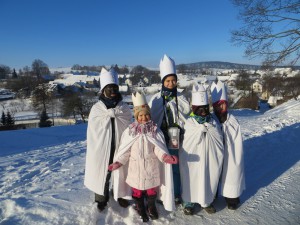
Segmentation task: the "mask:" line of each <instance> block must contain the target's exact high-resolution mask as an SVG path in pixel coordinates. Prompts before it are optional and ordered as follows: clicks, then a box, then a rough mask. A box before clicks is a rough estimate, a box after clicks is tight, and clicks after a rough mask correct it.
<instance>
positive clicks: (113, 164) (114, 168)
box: [108, 162, 122, 171]
mask: <svg viewBox="0 0 300 225" xmlns="http://www.w3.org/2000/svg"><path fill="white" fill-rule="evenodd" d="M121 166H122V164H121V163H119V162H114V163H112V164H110V165H109V166H108V170H109V171H114V170H116V169H118V168H119V167H121Z"/></svg>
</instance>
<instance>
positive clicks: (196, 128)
mask: <svg viewBox="0 0 300 225" xmlns="http://www.w3.org/2000/svg"><path fill="white" fill-rule="evenodd" d="M184 130H185V133H184V139H183V145H182V149H180V150H179V158H180V160H179V162H180V163H179V165H180V175H181V184H182V199H183V200H184V201H185V202H193V203H199V204H200V205H201V206H202V207H207V206H209V205H210V204H211V203H212V202H213V200H214V197H215V194H216V192H217V188H218V183H219V178H220V174H221V170H222V163H223V154H224V152H223V151H224V146H223V137H222V132H221V128H220V126H219V124H218V123H217V122H216V120H215V119H214V118H213V117H212V118H211V121H210V122H209V123H204V124H199V123H198V122H197V121H196V120H195V119H193V118H189V119H188V120H187V121H186V123H185V126H184Z"/></svg>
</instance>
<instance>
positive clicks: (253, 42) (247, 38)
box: [231, 0, 300, 65]
mask: <svg viewBox="0 0 300 225" xmlns="http://www.w3.org/2000/svg"><path fill="white" fill-rule="evenodd" d="M231 1H232V2H233V4H234V5H235V6H236V7H238V8H239V10H240V11H239V19H240V20H242V22H243V23H244V26H243V27H241V28H240V29H238V30H234V31H232V32H231V34H232V36H231V39H232V42H233V43H235V44H237V45H244V46H245V47H246V50H245V55H246V56H248V57H249V58H255V57H262V58H263V59H264V64H265V65H278V64H281V63H288V64H291V65H294V64H295V63H296V62H297V61H298V60H299V58H300V1H299V0H231Z"/></svg>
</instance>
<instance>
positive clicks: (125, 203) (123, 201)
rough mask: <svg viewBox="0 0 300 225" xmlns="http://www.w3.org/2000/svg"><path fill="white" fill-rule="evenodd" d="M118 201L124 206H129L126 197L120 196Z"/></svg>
mask: <svg viewBox="0 0 300 225" xmlns="http://www.w3.org/2000/svg"><path fill="white" fill-rule="evenodd" d="M118 203H119V205H120V206H121V207H123V208H127V207H128V206H129V202H128V200H126V199H124V198H118Z"/></svg>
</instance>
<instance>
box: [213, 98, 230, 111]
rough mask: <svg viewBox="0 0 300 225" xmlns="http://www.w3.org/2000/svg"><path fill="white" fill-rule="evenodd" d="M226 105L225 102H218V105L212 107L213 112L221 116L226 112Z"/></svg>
mask: <svg viewBox="0 0 300 225" xmlns="http://www.w3.org/2000/svg"><path fill="white" fill-rule="evenodd" d="M227 109H228V105H227V102H225V101H220V102H219V103H218V104H215V105H214V110H215V112H216V113H219V114H222V113H225V112H227Z"/></svg>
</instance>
